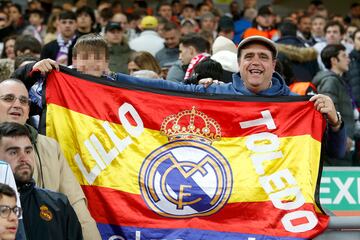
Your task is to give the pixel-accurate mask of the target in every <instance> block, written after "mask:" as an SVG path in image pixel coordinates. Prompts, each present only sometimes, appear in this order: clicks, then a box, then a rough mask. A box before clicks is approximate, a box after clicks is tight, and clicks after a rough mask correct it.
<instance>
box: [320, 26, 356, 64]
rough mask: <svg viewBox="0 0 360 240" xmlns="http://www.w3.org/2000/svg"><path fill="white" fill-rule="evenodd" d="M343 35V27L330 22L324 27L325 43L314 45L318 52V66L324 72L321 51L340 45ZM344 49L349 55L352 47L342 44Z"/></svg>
mask: <svg viewBox="0 0 360 240" xmlns="http://www.w3.org/2000/svg"><path fill="white" fill-rule="evenodd" d="M344 34H345V29H344V26H343V25H341V24H340V23H339V22H336V21H330V22H328V23H327V24H326V26H325V39H326V42H320V43H317V44H315V45H314V48H315V49H316V51H317V52H318V64H319V67H320V69H321V70H325V66H324V64H323V62H322V59H321V51H322V50H323V49H324V48H325V47H326V46H327V45H329V44H340V43H341V41H342V39H343V36H344ZM343 45H344V46H345V48H346V53H347V54H350V52H351V51H352V49H353V46H352V45H349V44H343Z"/></svg>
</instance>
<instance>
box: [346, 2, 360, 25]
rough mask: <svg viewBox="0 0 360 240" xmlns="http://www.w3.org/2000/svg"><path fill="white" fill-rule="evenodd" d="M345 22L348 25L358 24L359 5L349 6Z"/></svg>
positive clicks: (357, 3)
mask: <svg viewBox="0 0 360 240" xmlns="http://www.w3.org/2000/svg"><path fill="white" fill-rule="evenodd" d="M344 20H345V22H346V23H348V24H357V25H359V24H360V3H359V2H354V3H353V4H351V6H350V11H349V13H348V14H347V16H346V17H345V19H344Z"/></svg>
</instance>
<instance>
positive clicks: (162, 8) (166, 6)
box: [156, 2, 174, 22]
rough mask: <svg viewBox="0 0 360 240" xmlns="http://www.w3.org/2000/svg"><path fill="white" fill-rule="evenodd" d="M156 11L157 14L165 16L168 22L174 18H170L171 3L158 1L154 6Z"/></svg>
mask: <svg viewBox="0 0 360 240" xmlns="http://www.w3.org/2000/svg"><path fill="white" fill-rule="evenodd" d="M156 12H157V14H158V16H160V17H163V18H165V19H166V20H167V21H169V22H171V21H173V20H174V19H173V18H172V8H171V4H170V3H168V2H159V4H158V6H157V7H156Z"/></svg>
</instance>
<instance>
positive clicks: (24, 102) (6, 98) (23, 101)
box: [0, 94, 30, 106]
mask: <svg viewBox="0 0 360 240" xmlns="http://www.w3.org/2000/svg"><path fill="white" fill-rule="evenodd" d="M0 99H2V100H3V101H4V102H7V103H14V102H15V101H16V99H19V101H20V104H21V105H23V106H26V105H29V103H30V99H29V98H27V97H25V96H20V97H16V96H15V95H14V94H6V95H2V96H0Z"/></svg>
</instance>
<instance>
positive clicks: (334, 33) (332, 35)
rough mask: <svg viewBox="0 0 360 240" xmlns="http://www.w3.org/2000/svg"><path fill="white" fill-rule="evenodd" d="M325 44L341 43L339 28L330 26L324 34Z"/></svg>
mask: <svg viewBox="0 0 360 240" xmlns="http://www.w3.org/2000/svg"><path fill="white" fill-rule="evenodd" d="M325 38H326V42H327V43H328V44H338V43H340V42H341V39H342V36H341V33H340V28H339V26H330V27H328V28H327V29H326V33H325Z"/></svg>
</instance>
